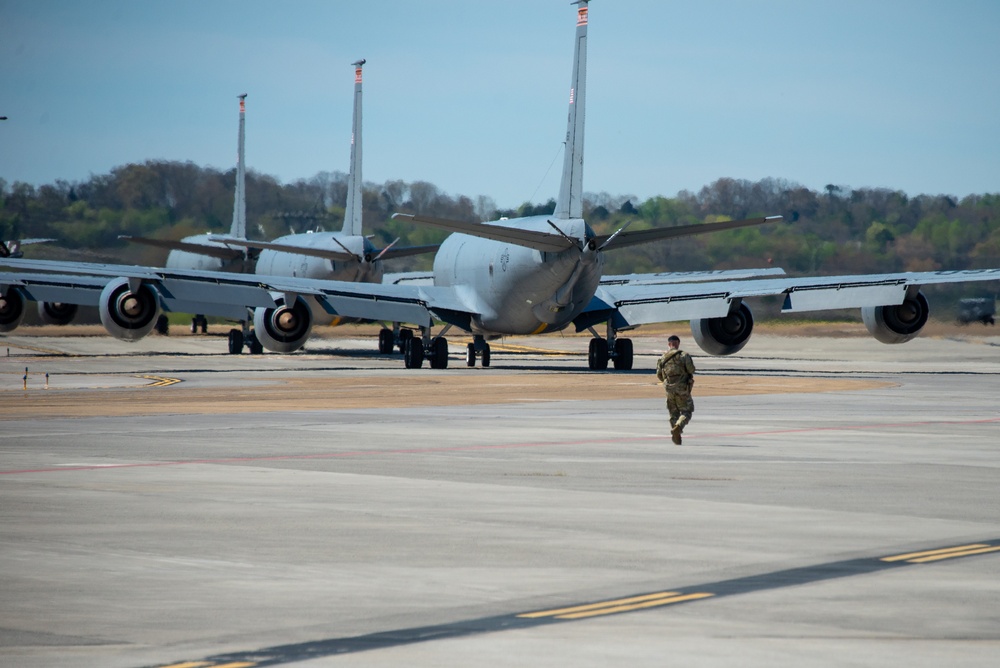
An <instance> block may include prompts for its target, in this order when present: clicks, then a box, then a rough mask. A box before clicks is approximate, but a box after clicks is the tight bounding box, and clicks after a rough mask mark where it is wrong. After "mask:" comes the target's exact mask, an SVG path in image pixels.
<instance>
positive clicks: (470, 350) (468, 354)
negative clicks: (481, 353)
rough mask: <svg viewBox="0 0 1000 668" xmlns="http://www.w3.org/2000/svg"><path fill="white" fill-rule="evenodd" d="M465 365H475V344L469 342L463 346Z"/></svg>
mask: <svg viewBox="0 0 1000 668" xmlns="http://www.w3.org/2000/svg"><path fill="white" fill-rule="evenodd" d="M465 366H476V344H475V343H470V344H469V345H467V346H466V347H465Z"/></svg>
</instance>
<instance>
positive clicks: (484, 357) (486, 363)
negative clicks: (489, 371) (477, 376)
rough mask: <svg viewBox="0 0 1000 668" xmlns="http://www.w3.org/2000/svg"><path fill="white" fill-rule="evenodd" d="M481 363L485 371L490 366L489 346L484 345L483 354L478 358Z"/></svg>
mask: <svg viewBox="0 0 1000 668" xmlns="http://www.w3.org/2000/svg"><path fill="white" fill-rule="evenodd" d="M480 359H481V360H482V363H483V368H484V369H485V368H486V367H488V366H489V365H490V344H488V343H487V344H485V346H484V347H483V354H482V355H481V356H480Z"/></svg>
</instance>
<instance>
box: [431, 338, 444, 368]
mask: <svg viewBox="0 0 1000 668" xmlns="http://www.w3.org/2000/svg"><path fill="white" fill-rule="evenodd" d="M431 368H432V369H447V368H448V339H446V338H444V337H443V336H438V337H436V338H435V339H434V340H433V341H432V342H431Z"/></svg>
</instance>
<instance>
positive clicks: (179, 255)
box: [0, 59, 438, 354]
mask: <svg viewBox="0 0 1000 668" xmlns="http://www.w3.org/2000/svg"><path fill="white" fill-rule="evenodd" d="M365 62H366V61H365V60H364V59H362V60H359V61H357V62H354V63H352V66H353V67H354V110H353V116H354V118H353V127H352V134H351V164H350V170H349V173H348V193H347V207H346V213H345V217H344V226H343V229H342V231H340V232H308V233H303V234H290V235H286V236H283V237H279V238H278V239H275V240H273V241H270V242H267V241H255V240H250V239H247V238H246V227H247V225H246V186H245V183H246V171H245V164H246V162H245V119H246V98H247V95H246V93H244V94H242V95H239V96H238V99H239V101H240V123H239V139H238V146H239V149H238V153H237V169H236V192H235V197H234V202H233V222H232V225H231V227H230V232H229V235H228V236H226V235H217V234H211V233H209V234H198V235H193V236H189V237H185V238H184V239H181V240H180V241H173V240H165V239H153V238H148V237H132V236H123V237H121V238H123V239H127V240H129V241H132V242H135V243H141V244H145V245H149V246H155V247H159V248H167V249H170V253H169V254H168V255H167V260H166V265H165V268H166V269H168V270H179V271H194V272H236V273H249V272H254V271H255V272H257V273H261V274H274V275H278V276H298V277H307V278H318V279H329V280H340V281H357V282H369V283H379V282H381V280H382V275H383V267H382V261H383V260H388V259H393V258H399V257H405V256H409V255H417V254H423V253H430V252H434V251H435V250H437V248H438V246H437V245H430V246H415V247H408V248H394V245H395V243H396V242H393V243H392V244H389V246H387V247H386V248H383V249H378V248H376V247H375V246H374V245H373V244H372V242H371V241H370V240H369V239H368V238H367V237H365V236H364V235H363V234H362V208H361V187H362V173H361V166H362V146H361V129H362V115H361V114H362V66H363V65H364V64H365ZM28 242H29V243H30V242H31V240H29V241H28ZM22 243H23V242H22ZM9 255H10V256H11V257H20V256H19V255H16V254H9ZM75 287H76V290H77V291H80V292H79V293H78V294H79V296H78V297H74V296H73V295H72V294H65V295H64V297H65V298H66V299H70V300H73V299H81V300H84V301H81V302H80V303H86V304H90V303H93V304H96V303H97V302H96V301H94V299H95V296H94V295H93V294H85V293H84V292H83V291H85V290H89V291H90V292H93V291H94V289H96V287H97V286H96V285H95V286H89V287H85V286H83V285H82V284H81V282H80V279H76V280H75ZM100 287H101V288H103V285H101V286H100ZM194 306H196V307H197V309H200V310H188V311H187V312H191V313H195V314H196V315H195V316H194V318H193V320H192V325H191V331H192V333H194V332H195V331H197V329H198V327H201V330H202V332H204V331H205V329H206V327H207V320H206V318H205V314H206V313H207V314H208V315H214V316H220V317H223V318H226V319H230V320H234V321H237V322H240V323H241V324H242V329H232V330H230V332H229V352H230V353H233V354H236V353H239V352H241V351H242V349H243V347H244V344H246V345H247V346H248V347H249V349H250V352H252V353H259V352H261V350H262V348H263V345H262V342H261V341H260V340H259V339H258V337H257V332H256V330H253V331H251V330H250V329H249V322H250V320H251V318H250V317H248V312H247V309H246V307H245V306H243V305H242V304H235V305H233V304H209V303H200V302H199V303H197V304H195V305H194ZM76 310H77V304H75V303H68V302H67V303H56V302H39V313H40V314H42V317H43V319H45V321H46V322H52V321H53V320H54V318H55V317H56V316H57V315H59V316H61V320H60V324H66V323H68V322H69V321H70V320H72V317H73V315H75V313H76ZM171 310H175V311H176V310H181V311H183V310H185V309H184V308H183V307H182V305H181V304H180V303H179V302H176V301H175V302H174V308H173V309H171ZM312 321H313V322H314V323H317V324H331V325H333V324H342V323H344V322H347V321H348V320H347V319H345V318H339V317H336V316H331V315H329V314H327V313H326V312H325V311H323V310H322V309H320V308H316V309H314V313H313V314H312ZM19 322H20V321H19V320H18V321H17V323H14V321H13V320H11V322H10V323H8V324H6V325H5V324H3V322H2V320H0V331H10V330H11V329H13V327H16V324H19ZM12 325H13V326H12ZM113 330H114V328H113V327H112V329H111V330H109V331H111V333H112V335H114V333H115V332H114V331H113ZM408 333H409V332H405V331H404V334H408ZM262 336H264V337H265V340H266V341H267V344H268V348H269V349H271V350H275V351H285V350H284V349H285V348H287V345H286V344H283V343H282V342H280V341H275V340H271V339H267V338H266V337H268V335H267V334H266V333H265V332H264V331H263V330H262ZM399 336H400V331H399V327H398V325H397V326H396V327H395V328H394V330H384V331H383V332H382V337H381V339H380V349H381V350H382V352H390V351H391V350H392V348H393V346H394V345H396V344H398V343H399ZM404 338H405V337H404Z"/></svg>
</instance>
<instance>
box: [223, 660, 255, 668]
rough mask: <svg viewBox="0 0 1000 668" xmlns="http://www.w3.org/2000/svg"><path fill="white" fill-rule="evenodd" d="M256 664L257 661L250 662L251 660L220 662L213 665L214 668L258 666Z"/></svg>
mask: <svg viewBox="0 0 1000 668" xmlns="http://www.w3.org/2000/svg"><path fill="white" fill-rule="evenodd" d="M256 665H257V662H256V661H253V662H250V661H234V662H233V663H219V664H216V665H214V666H212V668H252V667H253V666H256Z"/></svg>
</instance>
